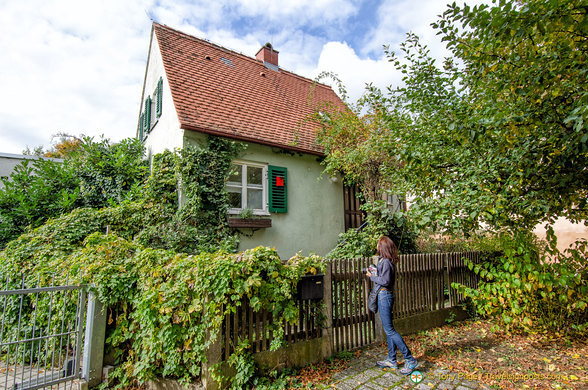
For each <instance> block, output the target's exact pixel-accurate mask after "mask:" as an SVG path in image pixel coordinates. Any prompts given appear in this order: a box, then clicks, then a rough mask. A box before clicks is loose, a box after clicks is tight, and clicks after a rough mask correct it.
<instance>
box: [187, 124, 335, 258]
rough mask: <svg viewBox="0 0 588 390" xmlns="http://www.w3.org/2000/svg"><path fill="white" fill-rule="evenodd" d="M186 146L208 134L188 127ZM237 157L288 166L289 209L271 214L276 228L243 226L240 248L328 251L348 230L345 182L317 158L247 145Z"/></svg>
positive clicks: (290, 253)
mask: <svg viewBox="0 0 588 390" xmlns="http://www.w3.org/2000/svg"><path fill="white" fill-rule="evenodd" d="M185 140H186V144H192V145H199V144H202V142H204V140H205V137H204V136H203V135H201V134H198V133H195V132H191V131H186V137H185ZM238 160H242V161H250V162H255V163H262V164H268V165H275V166H280V167H286V168H287V169H288V212H287V213H271V220H272V227H270V228H265V229H259V230H256V231H253V230H252V229H240V231H241V232H243V234H241V235H240V245H239V250H240V251H242V250H245V249H248V248H254V247H256V246H259V245H263V246H269V247H274V248H276V250H277V251H278V254H279V255H280V257H281V258H282V259H288V258H290V257H291V256H293V255H294V254H296V252H298V251H301V252H302V254H303V255H307V254H309V253H316V254H318V255H326V254H327V253H328V252H329V251H330V250H331V249H333V248H334V247H335V245H336V244H337V237H338V235H339V233H342V232H343V230H344V227H345V226H344V218H343V216H344V210H343V185H342V183H341V180H338V181H336V182H333V181H332V180H329V178H328V176H327V175H324V177H322V178H320V177H321V173H322V171H323V166H322V165H321V164H320V163H319V162H318V161H317V156H313V155H309V154H302V155H301V154H298V153H296V154H295V155H293V156H292V155H289V154H284V153H278V152H277V149H276V148H271V147H269V146H264V145H258V144H253V143H249V144H248V147H247V149H246V150H245V152H244V153H243V154H242V155H241V156H239V157H238Z"/></svg>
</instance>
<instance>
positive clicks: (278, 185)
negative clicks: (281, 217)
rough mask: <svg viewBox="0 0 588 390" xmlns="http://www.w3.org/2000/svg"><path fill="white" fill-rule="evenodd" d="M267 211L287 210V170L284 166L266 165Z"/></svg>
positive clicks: (279, 211) (280, 211) (282, 211)
mask: <svg viewBox="0 0 588 390" xmlns="http://www.w3.org/2000/svg"><path fill="white" fill-rule="evenodd" d="M268 180H269V211H270V212H272V213H286V212H288V170H287V169H286V168H284V167H275V166H272V165H270V166H269V167H268Z"/></svg>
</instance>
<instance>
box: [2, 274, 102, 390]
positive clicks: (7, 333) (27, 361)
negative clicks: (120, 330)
mask: <svg viewBox="0 0 588 390" xmlns="http://www.w3.org/2000/svg"><path fill="white" fill-rule="evenodd" d="M39 285H40V280H37V282H36V284H35V287H27V286H26V282H25V278H24V277H22V278H20V280H18V282H17V281H15V280H11V279H10V278H8V277H7V278H6V282H5V285H4V286H3V287H4V288H3V290H1V291H0V299H1V300H0V304H1V305H2V325H1V327H0V389H1V388H4V389H5V390H6V389H13V390H17V389H18V390H21V389H22V390H27V389H28V390H35V389H41V388H52V389H77V388H79V386H80V383H82V382H86V383H87V382H88V381H92V382H94V383H95V382H96V379H97V378H98V381H99V379H101V374H102V373H101V371H102V368H101V364H102V361H101V358H102V355H103V348H104V345H103V343H104V338H103V337H104V336H103V334H104V330H103V329H102V331H101V332H98V333H102V334H101V335H99V336H101V337H102V342H101V343H100V342H99V341H98V342H97V338H96V335H95V334H93V331H94V329H93V328H94V326H93V325H94V324H95V323H96V321H95V320H96V317H97V316H98V317H99V318H101V317H103V316H104V313H102V312H101V308H100V310H97V305H96V304H97V301H96V299H95V297H94V295H93V293H91V292H88V291H89V290H88V286H87V285H70V284H68V282H67V280H66V281H65V283H64V284H63V285H58V286H56V285H54V283H53V281H50V283H49V286H47V287H39ZM98 322H100V321H98ZM99 338H100V337H98V340H99ZM92 344H94V345H92ZM92 347H94V348H98V349H99V351H98V352H99V353H98V354H96V351H92ZM97 355H99V360H100V362H99V366H100V367H99V369H98V366H96V364H97V362H96V360H98V359H96V358H97ZM92 358H94V359H92ZM97 371H99V372H97Z"/></svg>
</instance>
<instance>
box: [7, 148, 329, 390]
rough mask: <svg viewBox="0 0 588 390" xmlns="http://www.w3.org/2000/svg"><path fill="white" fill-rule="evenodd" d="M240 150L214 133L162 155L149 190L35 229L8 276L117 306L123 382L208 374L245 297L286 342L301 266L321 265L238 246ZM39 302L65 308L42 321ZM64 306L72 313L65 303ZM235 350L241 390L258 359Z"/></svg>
mask: <svg viewBox="0 0 588 390" xmlns="http://www.w3.org/2000/svg"><path fill="white" fill-rule="evenodd" d="M242 150H243V146H242V145H241V144H239V143H236V142H233V141H228V140H222V139H218V138H210V139H209V140H208V143H207V144H206V145H203V146H201V147H200V148H186V149H184V150H182V151H178V152H165V153H163V154H159V155H156V156H155V157H154V159H153V162H152V173H151V176H150V177H149V179H148V180H147V181H146V182H145V183H144V184H143V185H142V186H141V187H140V188H139V191H137V192H136V194H140V196H136V197H134V199H127V200H124V201H122V202H121V203H120V204H118V205H115V206H111V207H105V208H102V209H95V208H78V209H75V210H73V211H72V212H70V213H67V214H64V215H62V216H60V217H58V218H54V219H49V220H48V221H47V222H46V223H44V224H43V225H41V226H39V227H37V228H35V229H30V230H29V231H28V232H26V233H25V234H23V235H21V236H19V237H18V238H16V239H15V240H13V241H11V242H9V243H8V244H7V246H6V248H5V249H4V250H3V251H2V252H0V277H5V276H7V275H15V274H21V273H22V274H24V277H25V281H26V283H25V284H28V285H34V284H37V283H39V284H40V285H48V284H51V283H55V284H59V283H65V282H66V279H67V280H68V283H70V284H71V283H88V284H94V285H95V286H96V287H95V289H96V292H97V294H98V298H99V300H100V301H101V302H103V303H104V304H105V305H106V306H107V307H108V313H107V318H108V325H107V339H106V352H107V354H109V355H110V356H112V357H113V358H114V360H115V363H116V364H117V369H116V371H115V374H114V376H115V378H116V381H117V382H116V383H117V387H136V386H141V385H142V384H144V383H145V381H147V380H149V379H151V378H154V377H156V376H163V377H174V378H179V379H181V380H182V381H183V382H189V381H191V380H193V379H194V378H195V377H197V376H199V375H200V370H201V364H202V362H204V361H205V359H206V357H205V351H206V349H207V347H208V346H209V344H210V343H211V342H213V341H214V340H215V339H216V338H217V337H218V334H219V331H220V326H221V324H222V320H223V318H224V317H225V315H226V314H227V313H230V312H232V311H234V310H235V307H236V306H239V305H240V304H241V302H242V300H243V299H244V298H245V297H247V298H248V299H249V301H250V304H251V306H252V307H253V309H254V310H262V309H264V310H268V311H270V312H272V313H273V317H274V321H273V324H274V325H273V326H274V329H273V332H274V337H275V340H274V342H273V344H272V347H273V348H278V347H279V346H280V335H281V334H282V331H283V329H282V328H281V326H280V325H281V324H282V323H283V322H284V321H290V322H294V321H296V320H297V316H298V309H297V307H296V301H295V299H294V294H295V292H296V284H297V282H298V280H299V278H300V276H301V275H303V274H305V273H307V272H309V271H314V272H316V271H317V270H320V269H321V267H322V262H321V260H320V259H319V258H318V257H302V256H296V257H294V258H292V259H291V260H290V261H289V262H288V263H287V264H283V262H282V261H281V259H280V258H279V256H278V255H277V253H276V252H275V250H274V249H270V248H264V247H258V248H255V249H251V250H248V251H245V252H243V253H241V254H235V253H234V252H235V250H236V248H237V237H236V235H235V234H234V233H233V232H232V230H231V229H230V228H229V227H228V225H227V220H226V216H227V214H226V211H227V194H226V191H225V188H224V186H225V178H226V177H227V175H228V173H229V170H230V167H231V161H232V160H233V159H234V158H235V157H236V156H237V155H238V154H239V153H240V152H241V151H242ZM11 287H15V288H16V285H14V286H11V285H9V286H8V288H11ZM32 305H33V302H29V305H28V306H27V305H26V304H25V307H24V309H23V310H22V313H23V315H24V318H23V320H22V321H23V323H32V322H33V321H40V319H39V320H37V319H36V318H37V315H38V313H40V312H43V310H47V309H48V307H49V306H50V305H53V307H58V305H57V303H56V302H52V303H50V302H48V301H43V300H41V301H39V302H37V307H38V310H37V313H35V314H34V316H35V320H33V317H32V316H33V313H34V311H33V306H32ZM61 310H62V311H63V315H64V316H68V315H69V316H70V317H71V315H72V313H69V312H68V309H67V308H66V306H62V309H61ZM68 313H69V314H68ZM27 316H28V318H27ZM39 318H43V316H39ZM17 322H18V316H16V315H15V316H13V317H10V318H7V321H6V323H5V331H6V332H7V334H14V332H17V329H20V327H18V326H17ZM37 325H38V324H37ZM236 350H237V352H236V353H235V354H233V356H231V357H230V358H229V362H230V363H232V364H233V365H234V366H235V367H236V370H237V375H236V376H235V377H233V378H231V379H230V381H231V382H232V385H233V387H234V388H242V387H243V386H245V385H246V383H248V381H250V380H251V377H252V375H253V374H254V365H253V361H252V359H251V355H250V354H249V352H248V346H247V344H246V343H245V344H243V345H240V346H239V348H236ZM31 351H33V352H31V353H35V352H34V351H37V349H35V348H33V349H31ZM38 357H40V356H32V357H31V358H33V359H35V358H38Z"/></svg>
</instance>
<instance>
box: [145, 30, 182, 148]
mask: <svg viewBox="0 0 588 390" xmlns="http://www.w3.org/2000/svg"><path fill="white" fill-rule="evenodd" d="M160 77H162V78H163V100H162V108H161V116H160V117H159V119H157V122H156V124H155V126H154V127H153V128H152V130H151V132H150V133H149V134H148V135H147V139H146V140H145V148H146V150H147V156H148V157H149V158H150V157H151V156H153V155H154V154H157V153H161V152H163V151H164V150H166V149H168V150H174V149H176V148H181V147H182V145H183V137H184V131H183V130H182V129H180V121H179V119H178V115H177V113H176V108H175V107H174V103H173V100H172V94H171V90H170V87H169V83H168V80H167V76H166V74H165V70H164V67H163V58H162V57H161V52H160V51H159V44H158V42H157V37H156V36H155V34H152V42H151V50H150V52H149V60H148V62H147V74H146V77H145V87H144V92H143V96H142V100H141V112H143V110H144V107H143V105H144V104H145V99H147V96H151V97H152V98H153V92H154V91H155V90H156V88H157V82H158V81H159V78H160ZM152 118H155V115H152Z"/></svg>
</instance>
